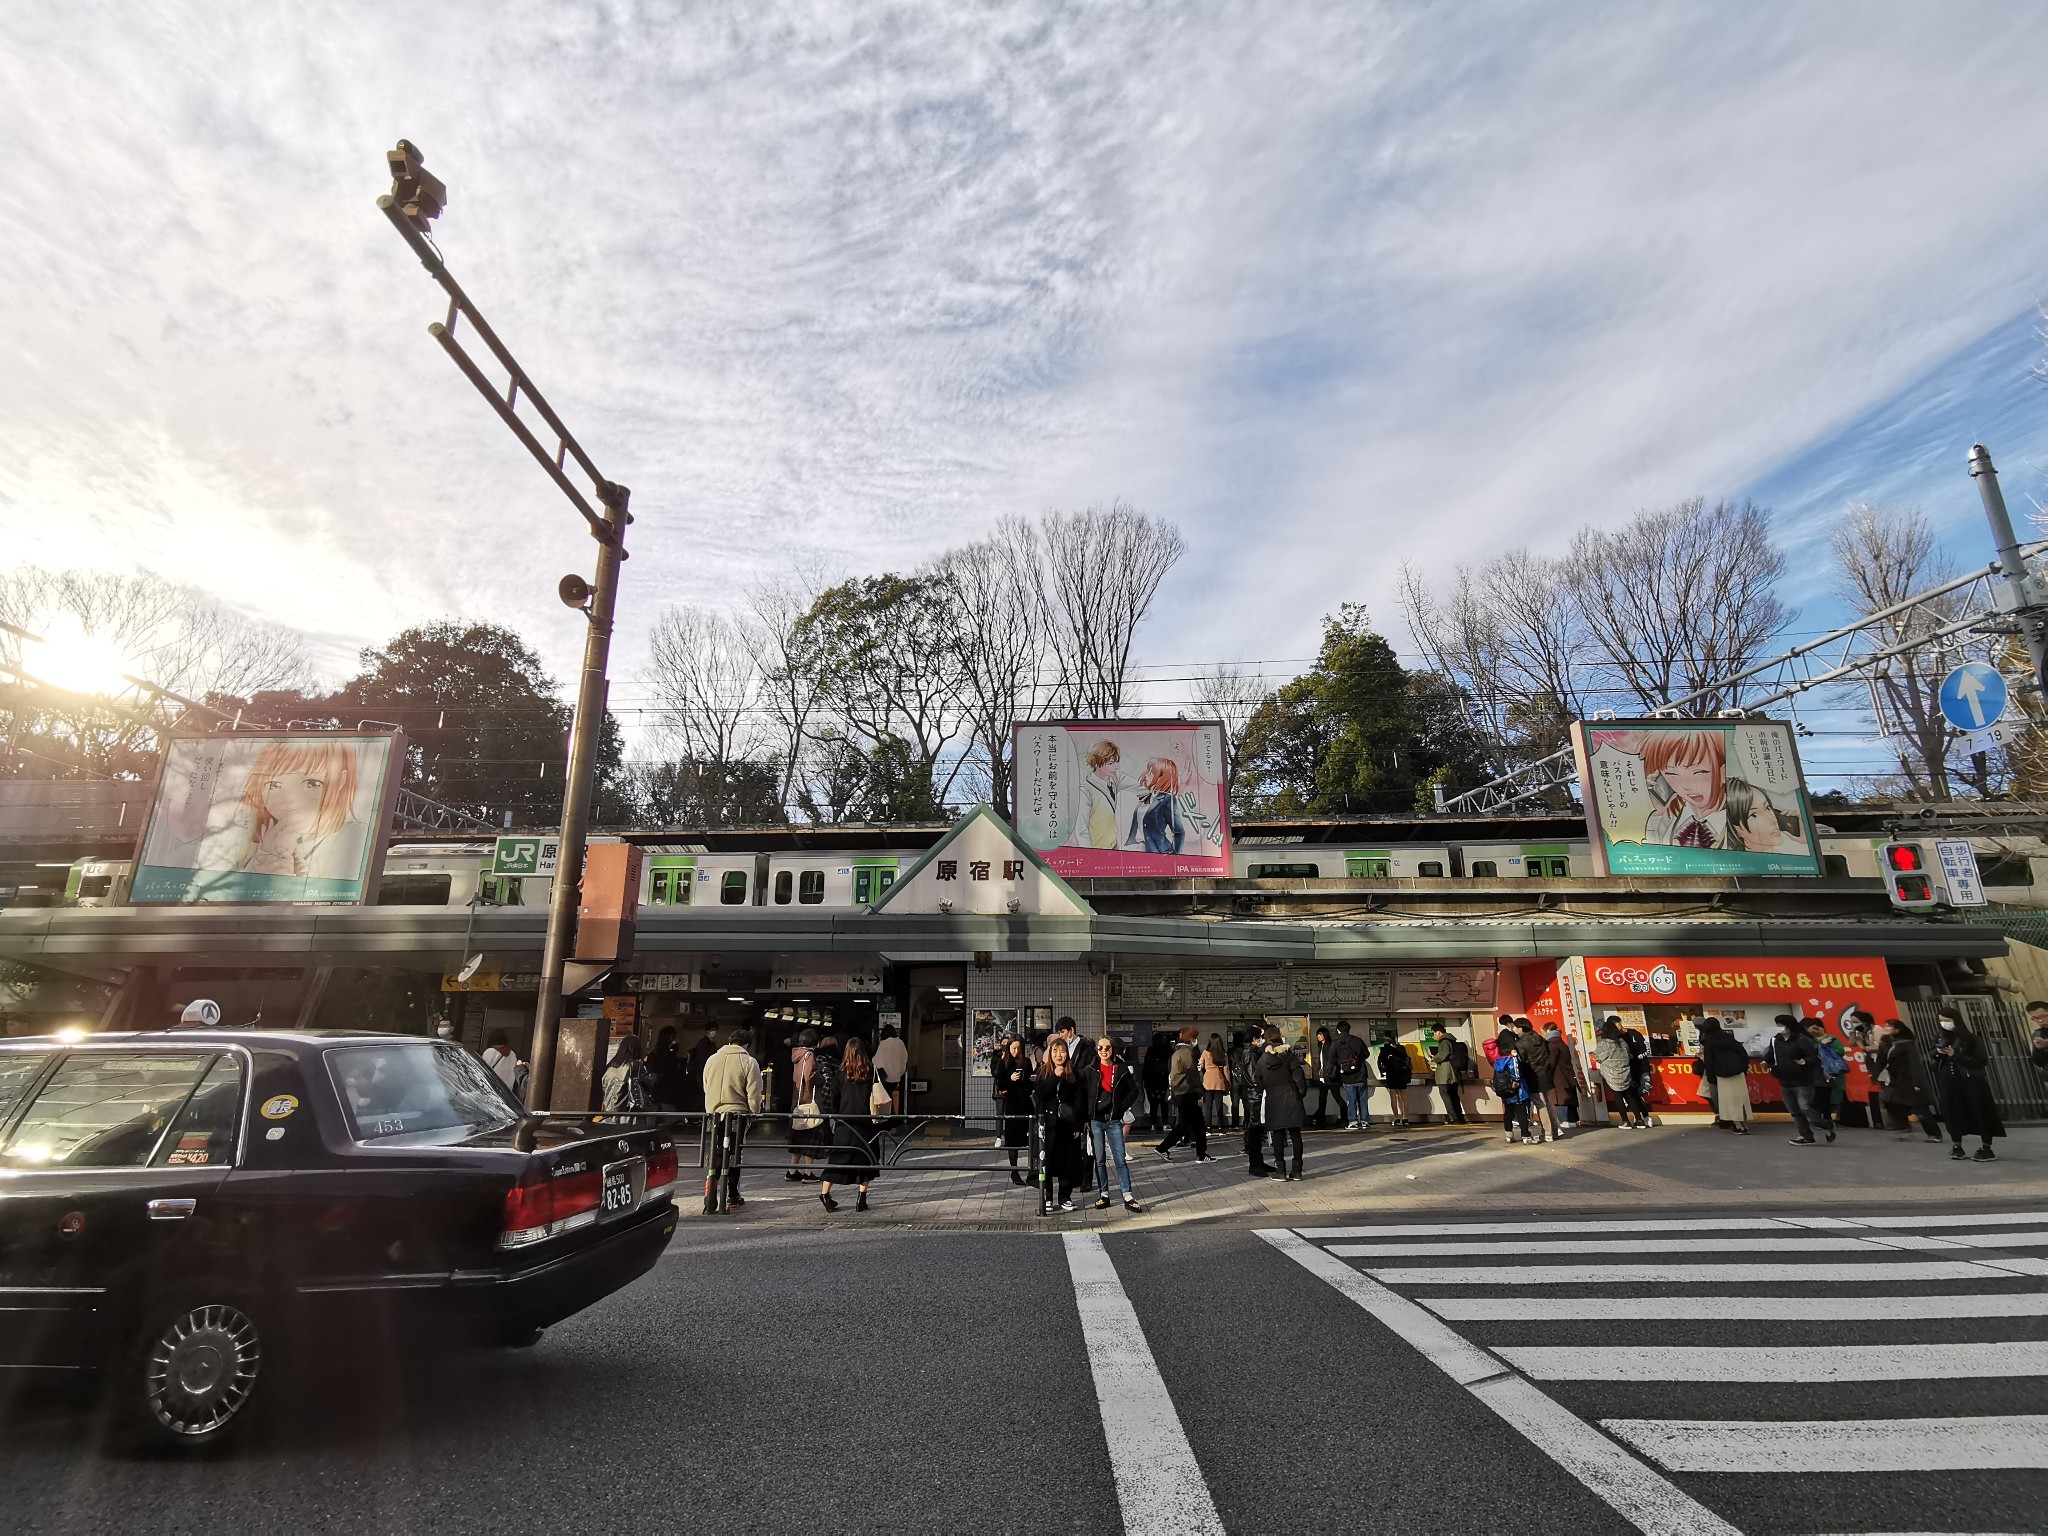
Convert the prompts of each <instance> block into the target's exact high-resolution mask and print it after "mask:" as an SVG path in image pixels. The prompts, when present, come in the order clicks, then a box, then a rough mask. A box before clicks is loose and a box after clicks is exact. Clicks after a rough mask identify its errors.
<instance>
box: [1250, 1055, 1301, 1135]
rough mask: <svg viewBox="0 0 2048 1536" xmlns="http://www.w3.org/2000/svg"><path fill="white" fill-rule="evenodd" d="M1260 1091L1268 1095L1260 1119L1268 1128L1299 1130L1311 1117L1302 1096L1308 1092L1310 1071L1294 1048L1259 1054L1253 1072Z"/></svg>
mask: <svg viewBox="0 0 2048 1536" xmlns="http://www.w3.org/2000/svg"><path fill="white" fill-rule="evenodd" d="M1254 1076H1255V1077H1256V1080H1257V1082H1258V1085H1259V1091H1260V1092H1261V1093H1263V1094H1264V1095H1265V1104H1264V1107H1263V1109H1262V1110H1261V1112H1260V1116H1259V1118H1260V1122H1261V1123H1262V1124H1263V1125H1265V1127H1266V1128H1267V1129H1268V1130H1274V1131H1289V1130H1293V1131H1298V1130H1300V1129H1301V1127H1302V1123H1303V1122H1304V1121H1305V1120H1306V1119H1307V1118H1308V1117H1307V1115H1306V1114H1305V1113H1304V1112H1303V1108H1302V1099H1303V1098H1304V1097H1305V1096H1306V1095H1307V1093H1308V1074H1307V1073H1306V1072H1304V1071H1302V1069H1301V1058H1300V1057H1299V1056H1297V1055H1296V1054H1295V1053H1294V1052H1293V1050H1291V1049H1289V1050H1281V1051H1267V1052H1265V1053H1264V1054H1262V1055H1261V1056H1260V1057H1259V1065H1258V1069H1257V1071H1256V1073H1255V1074H1254Z"/></svg>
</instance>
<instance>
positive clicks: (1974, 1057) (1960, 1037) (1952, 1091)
mask: <svg viewBox="0 0 2048 1536" xmlns="http://www.w3.org/2000/svg"><path fill="white" fill-rule="evenodd" d="M1938 1022H1939V1024H1940V1026H1941V1034H1940V1036H1939V1037H1938V1038H1937V1039H1936V1040H1935V1042H1934V1081H1935V1086H1936V1088H1937V1089H1938V1090H1939V1092H1940V1095H1941V1117H1942V1119H1944V1120H1945V1121H1947V1122H1948V1136H1949V1148H1948V1155H1949V1156H1950V1157H1953V1158H1957V1159H1960V1158H1961V1157H1962V1156H1963V1155H1964V1154H1963V1138H1964V1137H1965V1136H1974V1137H1976V1138H1977V1154H1976V1160H1977V1161H1978V1162H1980V1163H1988V1162H1990V1161H1992V1160H1993V1159H1994V1158H1996V1157H1997V1156H1998V1154H1997V1153H1996V1152H1994V1151H1992V1150H1991V1138H1992V1137H1994V1136H2003V1135H2004V1134H2005V1122H2004V1121H2002V1120H2000V1119H1999V1118H1998V1101H1997V1100H1996V1099H1994V1098H1993V1097H1992V1096H1991V1079H1990V1076H1989V1072H1988V1069H1989V1066H1990V1063H1989V1062H1987V1061H1986V1060H1985V1057H1984V1042H1983V1041H1982V1040H1980V1039H1978V1038H1977V1034H1976V1031H1974V1030H1973V1029H1971V1028H1970V1026H1969V1025H1967V1024H1965V1023H1964V1022H1963V1021H1962V1020H1961V1019H1959V1018H1957V1017H1956V1016H1955V1015H1954V1014H1952V1013H1943V1014H1941V1015H1939V1018H1938Z"/></svg>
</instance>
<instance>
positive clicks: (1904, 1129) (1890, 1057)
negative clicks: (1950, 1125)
mask: <svg viewBox="0 0 2048 1536" xmlns="http://www.w3.org/2000/svg"><path fill="white" fill-rule="evenodd" d="M1869 1067H1870V1078H1871V1081H1872V1082H1874V1083H1877V1084H1878V1085H1879V1087H1878V1091H1877V1102H1878V1104H1879V1106H1880V1107H1881V1108H1882V1109H1883V1110H1884V1117H1885V1119H1886V1120H1887V1121H1889V1122H1890V1123H1891V1128H1892V1130H1893V1132H1894V1133H1895V1134H1896V1135H1897V1137H1898V1139H1899V1140H1900V1141H1911V1140H1912V1139H1913V1133H1912V1131H1911V1130H1910V1129H1909V1126H1910V1124H1911V1121H1910V1118H1909V1117H1910V1116H1913V1115H1918V1116H1919V1117H1920V1129H1921V1130H1922V1131H1924V1132H1925V1133H1926V1135H1927V1139H1928V1140H1929V1141H1934V1142H1938V1141H1940V1140H1941V1122H1940V1121H1939V1120H1938V1119H1936V1118H1935V1114H1934V1105H1933V1103H1932V1102H1931V1101H1930V1100H1929V1097H1928V1092H1927V1077H1926V1074H1925V1073H1924V1072H1923V1071H1922V1070H1921V1066H1920V1049H1919V1047H1918V1046H1917V1045H1915V1044H1914V1042H1913V1031H1912V1030H1910V1029H1908V1028H1907V1027H1906V1025H1905V1023H1904V1022H1903V1021H1901V1020H1899V1019H1886V1020H1885V1021H1884V1033H1883V1034H1882V1035H1881V1036H1879V1037H1878V1042H1877V1049H1876V1050H1875V1051H1873V1052H1872V1053H1871V1055H1870V1059H1869Z"/></svg>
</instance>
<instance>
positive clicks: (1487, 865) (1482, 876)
mask: <svg viewBox="0 0 2048 1536" xmlns="http://www.w3.org/2000/svg"><path fill="white" fill-rule="evenodd" d="M1472 878H1473V879H1474V880H1496V879H1498V878H1500V865H1499V864H1498V863H1496V862H1495V861H1494V860H1492V859H1474V860H1473V861H1472Z"/></svg>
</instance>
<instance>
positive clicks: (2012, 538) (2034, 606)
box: [1970, 443, 2048, 704]
mask: <svg viewBox="0 0 2048 1536" xmlns="http://www.w3.org/2000/svg"><path fill="white" fill-rule="evenodd" d="M1970 478H1971V479H1973V480H1975V481H1976V482H1977V494H1978V496H1980V497H1981V498H1982V499H1983V502H1984V520H1985V521H1986V522H1988V523H1989V524H1990V525H1991V543H1992V545H1993V546H1994V547H1995V548H1996V549H1997V551H1998V567H1999V570H2000V572H2001V573H2002V574H2003V575H2004V577H2005V583H2004V586H2005V591H2004V593H2003V601H2001V602H2000V603H1999V607H2000V608H2002V609H2003V610H2005V611H2006V612H2008V613H2010V614H2011V615H2012V617H2013V620H2014V622H2015V623H2017V624H2018V626H2019V631H2020V638H2021V639H2022V640H2024V641H2025V642H2026V645H2027V655H2028V656H2029V657H2031V658H2032V660H2033V663H2034V686H2035V687H2036V688H2039V689H2040V690H2041V699H2042V701H2043V703H2044V704H2048V593H2044V592H2043V591H2042V590H2041V583H2040V582H2039V580H2038V579H2036V578H2035V577H2032V576H2029V575H2028V574H2027V565H2026V561H2025V559H2024V558H2023V556H2022V554H2021V550H2020V541H2019V537H2018V535H2016V534H2015V533H2014V532H2013V531H2012V516H2011V514H2010V513H2008V512H2007V511H2006V510H2005V492H2003V491H2001V490H2000V489H1999V488H1998V471H1997V469H1996V468H1994V467H1993V465H1992V463H1991V451H1990V450H1989V449H1988V448H1986V447H1985V446H1984V445H1983V444H1982V443H1978V444H1976V445H1975V446H1973V447H1972V448H1971V449H1970Z"/></svg>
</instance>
